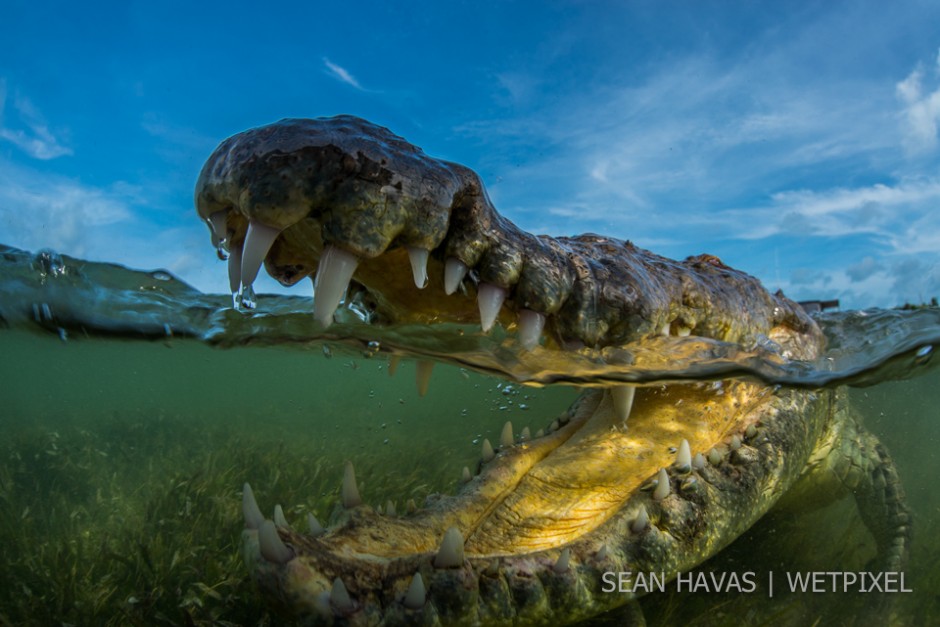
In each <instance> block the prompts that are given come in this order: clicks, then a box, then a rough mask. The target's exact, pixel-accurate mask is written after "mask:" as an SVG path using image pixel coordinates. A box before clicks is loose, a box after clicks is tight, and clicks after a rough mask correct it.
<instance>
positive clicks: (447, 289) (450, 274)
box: [444, 257, 469, 295]
mask: <svg viewBox="0 0 940 627" xmlns="http://www.w3.org/2000/svg"><path fill="white" fill-rule="evenodd" d="M467 270H469V268H467V266H466V265H465V264H464V263H463V262H462V261H460V260H459V259H457V258H455V257H448V258H447V261H445V262H444V293H445V294H447V295H450V294H453V293H454V292H456V291H457V288H458V287H459V286H460V282H461V281H463V278H464V277H465V276H467Z"/></svg>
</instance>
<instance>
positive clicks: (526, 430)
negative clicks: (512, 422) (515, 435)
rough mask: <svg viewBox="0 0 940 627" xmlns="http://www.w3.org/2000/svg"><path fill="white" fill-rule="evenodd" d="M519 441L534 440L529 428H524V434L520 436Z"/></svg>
mask: <svg viewBox="0 0 940 627" xmlns="http://www.w3.org/2000/svg"><path fill="white" fill-rule="evenodd" d="M519 439H520V440H531V439H532V432H531V431H529V428H528V427H523V428H522V433H520V434H519Z"/></svg>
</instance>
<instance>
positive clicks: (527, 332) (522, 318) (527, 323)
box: [518, 309, 545, 350]
mask: <svg viewBox="0 0 940 627" xmlns="http://www.w3.org/2000/svg"><path fill="white" fill-rule="evenodd" d="M544 328H545V315H544V314H540V313H539V312H537V311H532V310H531V309H521V310H519V335H518V337H519V343H520V344H522V348H524V349H526V350H532V349H533V348H535V347H536V346H538V345H539V339H541V337H542V329H544Z"/></svg>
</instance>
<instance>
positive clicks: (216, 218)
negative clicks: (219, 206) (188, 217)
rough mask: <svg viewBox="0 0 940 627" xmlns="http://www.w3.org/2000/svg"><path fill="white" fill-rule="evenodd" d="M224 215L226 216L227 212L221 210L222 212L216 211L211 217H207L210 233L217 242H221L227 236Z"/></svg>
mask: <svg viewBox="0 0 940 627" xmlns="http://www.w3.org/2000/svg"><path fill="white" fill-rule="evenodd" d="M226 215H228V211H226V210H225V209H223V210H222V211H216V212H215V213H213V214H212V215H211V216H209V226H210V227H211V228H212V232H213V233H215V236H216V238H217V239H218V240H219V241H223V242H224V241H225V238H226V237H227V236H228V230H227V229H226V226H225V217H226Z"/></svg>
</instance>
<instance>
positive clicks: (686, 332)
mask: <svg viewBox="0 0 940 627" xmlns="http://www.w3.org/2000/svg"><path fill="white" fill-rule="evenodd" d="M676 335H678V336H679V337H689V336H690V335H692V329H690V328H689V327H679V329H678V330H677V331H676Z"/></svg>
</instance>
